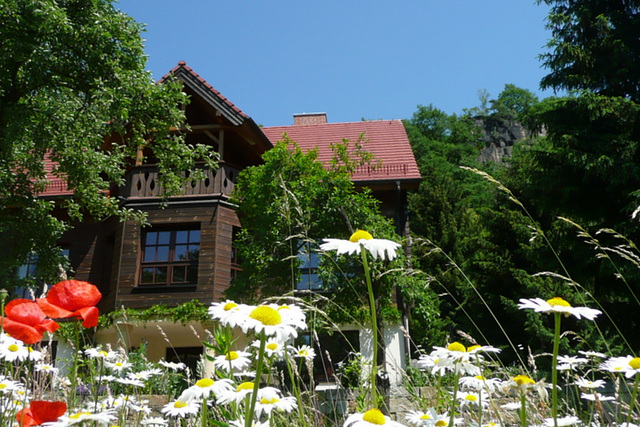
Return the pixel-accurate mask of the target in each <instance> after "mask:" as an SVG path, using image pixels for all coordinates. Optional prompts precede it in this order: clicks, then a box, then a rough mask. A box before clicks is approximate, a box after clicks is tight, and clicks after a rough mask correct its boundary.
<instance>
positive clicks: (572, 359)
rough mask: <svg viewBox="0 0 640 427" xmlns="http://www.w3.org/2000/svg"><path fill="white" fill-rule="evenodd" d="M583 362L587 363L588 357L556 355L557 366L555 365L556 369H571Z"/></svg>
mask: <svg viewBox="0 0 640 427" xmlns="http://www.w3.org/2000/svg"><path fill="white" fill-rule="evenodd" d="M585 363H589V359H586V358H584V357H576V356H558V366H556V369H557V370H559V371H573V370H574V369H575V368H577V367H578V366H580V365H584V364H585Z"/></svg>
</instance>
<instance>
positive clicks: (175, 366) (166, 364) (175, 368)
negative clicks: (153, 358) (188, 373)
mask: <svg viewBox="0 0 640 427" xmlns="http://www.w3.org/2000/svg"><path fill="white" fill-rule="evenodd" d="M158 363H159V364H160V365H162V366H164V367H165V368H167V369H170V370H172V371H173V372H178V371H182V370H184V368H186V367H187V365H185V364H184V363H182V362H179V363H176V362H167V361H165V360H161V361H159V362H158Z"/></svg>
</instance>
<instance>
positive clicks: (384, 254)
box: [320, 230, 401, 260]
mask: <svg viewBox="0 0 640 427" xmlns="http://www.w3.org/2000/svg"><path fill="white" fill-rule="evenodd" d="M323 241H324V243H322V244H321V245H320V249H322V250H323V251H336V252H337V254H338V255H342V254H349V255H352V254H354V253H355V254H359V253H360V248H365V249H366V250H367V251H368V252H369V253H370V254H371V256H373V259H378V258H380V259H382V260H385V259H389V260H392V259H394V258H395V257H396V250H397V249H398V248H399V247H400V246H401V245H400V244H399V243H396V242H394V241H392V240H386V239H374V238H373V236H372V235H371V234H370V233H368V232H366V231H364V230H358V231H356V232H355V233H353V234H352V235H351V237H350V238H349V240H342V239H324V240H323Z"/></svg>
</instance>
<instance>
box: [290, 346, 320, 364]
mask: <svg viewBox="0 0 640 427" xmlns="http://www.w3.org/2000/svg"><path fill="white" fill-rule="evenodd" d="M291 353H292V354H293V357H296V358H300V359H304V360H307V361H313V358H314V357H316V351H315V350H314V349H313V348H311V347H310V346H308V345H306V344H304V345H301V346H299V347H293V346H292V347H291Z"/></svg>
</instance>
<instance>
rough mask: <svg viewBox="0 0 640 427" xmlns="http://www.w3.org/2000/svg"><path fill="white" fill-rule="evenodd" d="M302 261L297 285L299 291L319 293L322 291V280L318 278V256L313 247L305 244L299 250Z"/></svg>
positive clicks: (299, 258) (299, 257)
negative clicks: (318, 291)
mask: <svg viewBox="0 0 640 427" xmlns="http://www.w3.org/2000/svg"><path fill="white" fill-rule="evenodd" d="M298 260H300V267H299V268H300V279H299V280H298V283H297V284H296V290H298V291H317V290H321V289H322V280H320V277H318V261H319V260H320V255H318V254H317V253H316V252H315V251H314V250H313V248H312V247H311V245H309V244H304V245H303V246H301V247H300V249H299V250H298Z"/></svg>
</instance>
